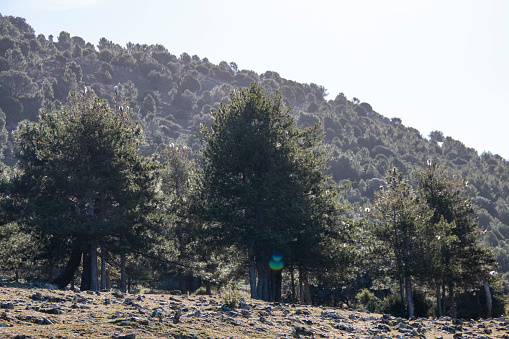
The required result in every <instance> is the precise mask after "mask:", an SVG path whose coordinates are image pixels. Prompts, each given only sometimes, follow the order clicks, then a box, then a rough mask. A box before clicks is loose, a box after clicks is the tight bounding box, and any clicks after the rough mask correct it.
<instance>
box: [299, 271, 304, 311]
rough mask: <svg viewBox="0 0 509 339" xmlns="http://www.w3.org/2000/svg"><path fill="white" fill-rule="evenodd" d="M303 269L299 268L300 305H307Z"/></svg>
mask: <svg viewBox="0 0 509 339" xmlns="http://www.w3.org/2000/svg"><path fill="white" fill-rule="evenodd" d="M302 274H303V273H302V267H299V303H301V304H303V305H304V304H305V302H304V277H303V275H302Z"/></svg>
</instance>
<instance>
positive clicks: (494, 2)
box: [0, 0, 509, 159]
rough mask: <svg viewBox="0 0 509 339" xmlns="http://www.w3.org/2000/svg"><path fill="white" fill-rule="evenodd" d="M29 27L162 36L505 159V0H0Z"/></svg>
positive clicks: (123, 37)
mask: <svg viewBox="0 0 509 339" xmlns="http://www.w3.org/2000/svg"><path fill="white" fill-rule="evenodd" d="M0 13H1V14H2V15H3V16H8V15H12V16H18V17H23V18H25V19H26V20H27V23H28V24H29V25H30V26H32V28H33V29H34V30H35V33H36V34H44V35H45V36H46V37H48V36H49V35H50V34H51V35H53V36H54V37H55V40H56V38H57V37H58V35H59V33H60V32H61V31H66V32H68V33H70V35H71V36H80V37H82V38H83V39H85V41H87V42H91V43H93V44H94V45H97V43H98V42H99V39H100V38H102V37H105V38H106V39H108V40H111V41H113V42H114V43H116V44H119V45H121V46H124V47H125V45H126V43H128V42H133V43H140V44H161V45H163V46H165V47H166V48H167V49H168V50H169V52H170V53H172V54H175V55H177V56H179V55H180V54H181V53H183V52H186V53H188V54H189V55H198V56H199V57H200V58H205V57H206V58H208V59H209V60H210V61H211V62H213V63H215V64H218V63H219V62H221V61H227V62H232V61H233V62H235V63H237V65H238V66H239V69H248V70H253V71H255V72H257V73H258V74H260V73H263V72H265V71H268V70H269V71H274V72H277V73H279V74H280V75H281V76H282V77H283V78H286V79H288V80H294V81H297V82H301V83H316V84H318V85H321V86H324V87H325V88H326V89H327V92H328V94H329V95H328V97H327V99H334V98H335V97H336V95H337V94H338V93H340V92H341V93H344V95H346V97H347V98H349V99H352V98H354V97H355V98H358V99H359V100H360V101H361V102H367V103H369V104H370V105H371V106H372V107H373V109H374V110H375V111H376V112H378V113H380V114H381V115H383V116H386V117H388V118H393V117H397V118H400V119H402V121H403V124H404V125H405V126H407V127H413V128H416V129H417V130H419V131H420V133H421V134H422V135H423V136H424V137H427V136H428V135H429V133H430V132H431V131H435V130H439V131H442V132H443V133H444V135H445V136H450V137H452V138H454V139H456V140H459V141H461V142H463V143H464V144H465V146H467V147H471V148H474V149H476V150H477V151H478V152H479V154H481V153H482V152H484V151H487V152H491V153H493V154H499V155H500V156H502V157H503V158H505V159H509V109H508V107H509V106H507V105H506V104H505V101H506V99H509V1H508V0H412V1H408V0H383V1H382V0H349V1H346V0H329V1H325V0H313V1H309V0H306V1H301V0H257V1H242V0H241V1H239V0H236V1H234V0H213V1H212V0H211V1H207V0H185V1H184V0H143V1H140V0H138V1H131V0H123V1H120V0H1V1H0Z"/></svg>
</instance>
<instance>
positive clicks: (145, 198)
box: [12, 94, 158, 290]
mask: <svg viewBox="0 0 509 339" xmlns="http://www.w3.org/2000/svg"><path fill="white" fill-rule="evenodd" d="M142 138H143V133H142V130H141V128H140V126H139V125H138V124H135V123H134V122H133V121H132V120H131V119H130V117H129V114H128V113H127V112H125V111H124V110H123V109H120V110H117V111H113V110H111V109H110V107H109V105H108V103H107V102H105V101H102V100H99V99H98V98H89V97H86V96H83V95H81V94H73V96H72V100H71V103H70V104H69V105H68V106H66V107H64V108H63V109H62V110H60V111H54V112H49V113H42V114H41V117H40V121H39V122H29V121H25V122H23V123H21V124H20V125H19V127H18V130H17V131H16V141H17V143H18V146H19V153H18V155H17V156H18V159H19V162H18V169H19V171H20V175H19V176H17V177H16V178H15V179H14V181H13V183H14V185H13V192H12V193H13V195H12V197H13V198H14V199H16V201H17V203H18V208H19V209H18V211H19V218H18V221H19V222H20V224H23V225H25V228H26V230H27V231H29V232H32V233H33V234H36V235H37V237H38V238H39V239H40V241H41V242H44V244H45V246H46V253H45V254H46V256H47V257H51V258H52V259H53V260H54V261H55V262H59V261H62V258H63V257H65V256H68V258H69V259H68V262H67V266H66V267H65V268H64V269H63V270H62V271H61V274H60V275H59V277H57V278H56V280H55V283H57V284H58V285H59V286H60V287H63V286H66V285H67V284H68V283H69V282H70V280H71V278H72V277H73V275H74V273H75V271H76V270H77V268H78V267H79V265H80V262H81V258H82V257H83V274H82V285H81V287H82V289H86V290H88V289H90V290H97V289H98V288H99V286H98V267H97V260H98V248H99V247H101V249H102V251H101V256H102V258H103V259H104V258H105V251H106V250H107V249H109V250H111V251H112V252H114V253H117V254H119V255H120V256H121V258H122V259H123V258H125V255H126V253H127V252H129V251H130V250H131V249H132V248H134V247H136V248H138V249H143V248H145V247H146V246H148V245H149V243H148V241H149V240H148V239H149V238H148V237H147V236H146V232H147V231H149V227H148V225H149V223H148V222H147V216H149V215H150V213H151V212H153V211H154V209H155V206H156V201H157V194H158V193H157V190H156V187H157V182H158V177H157V168H158V164H157V162H156V161H155V159H153V158H146V157H142V156H140V155H139V154H138V152H139V146H140V142H141V141H142ZM122 262H123V263H124V265H125V261H124V260H122ZM122 273H124V274H123V278H125V269H123V270H122ZM123 281H125V279H123ZM124 285H125V283H124ZM121 287H123V289H125V286H121Z"/></svg>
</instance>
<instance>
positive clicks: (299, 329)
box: [293, 325, 313, 336]
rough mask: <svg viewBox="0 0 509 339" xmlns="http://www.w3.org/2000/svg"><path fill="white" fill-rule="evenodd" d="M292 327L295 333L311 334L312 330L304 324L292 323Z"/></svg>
mask: <svg viewBox="0 0 509 339" xmlns="http://www.w3.org/2000/svg"><path fill="white" fill-rule="evenodd" d="M293 329H294V331H295V334H296V335H306V336H312V335H313V331H311V330H308V329H306V328H305V327H304V326H299V325H294V326H293Z"/></svg>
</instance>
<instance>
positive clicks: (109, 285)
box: [106, 268, 111, 291]
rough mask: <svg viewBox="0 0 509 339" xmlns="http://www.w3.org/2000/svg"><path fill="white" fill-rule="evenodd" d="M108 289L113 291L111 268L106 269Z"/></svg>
mask: <svg viewBox="0 0 509 339" xmlns="http://www.w3.org/2000/svg"><path fill="white" fill-rule="evenodd" d="M106 289H107V290H108V291H111V281H110V269H109V268H107V269H106Z"/></svg>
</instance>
